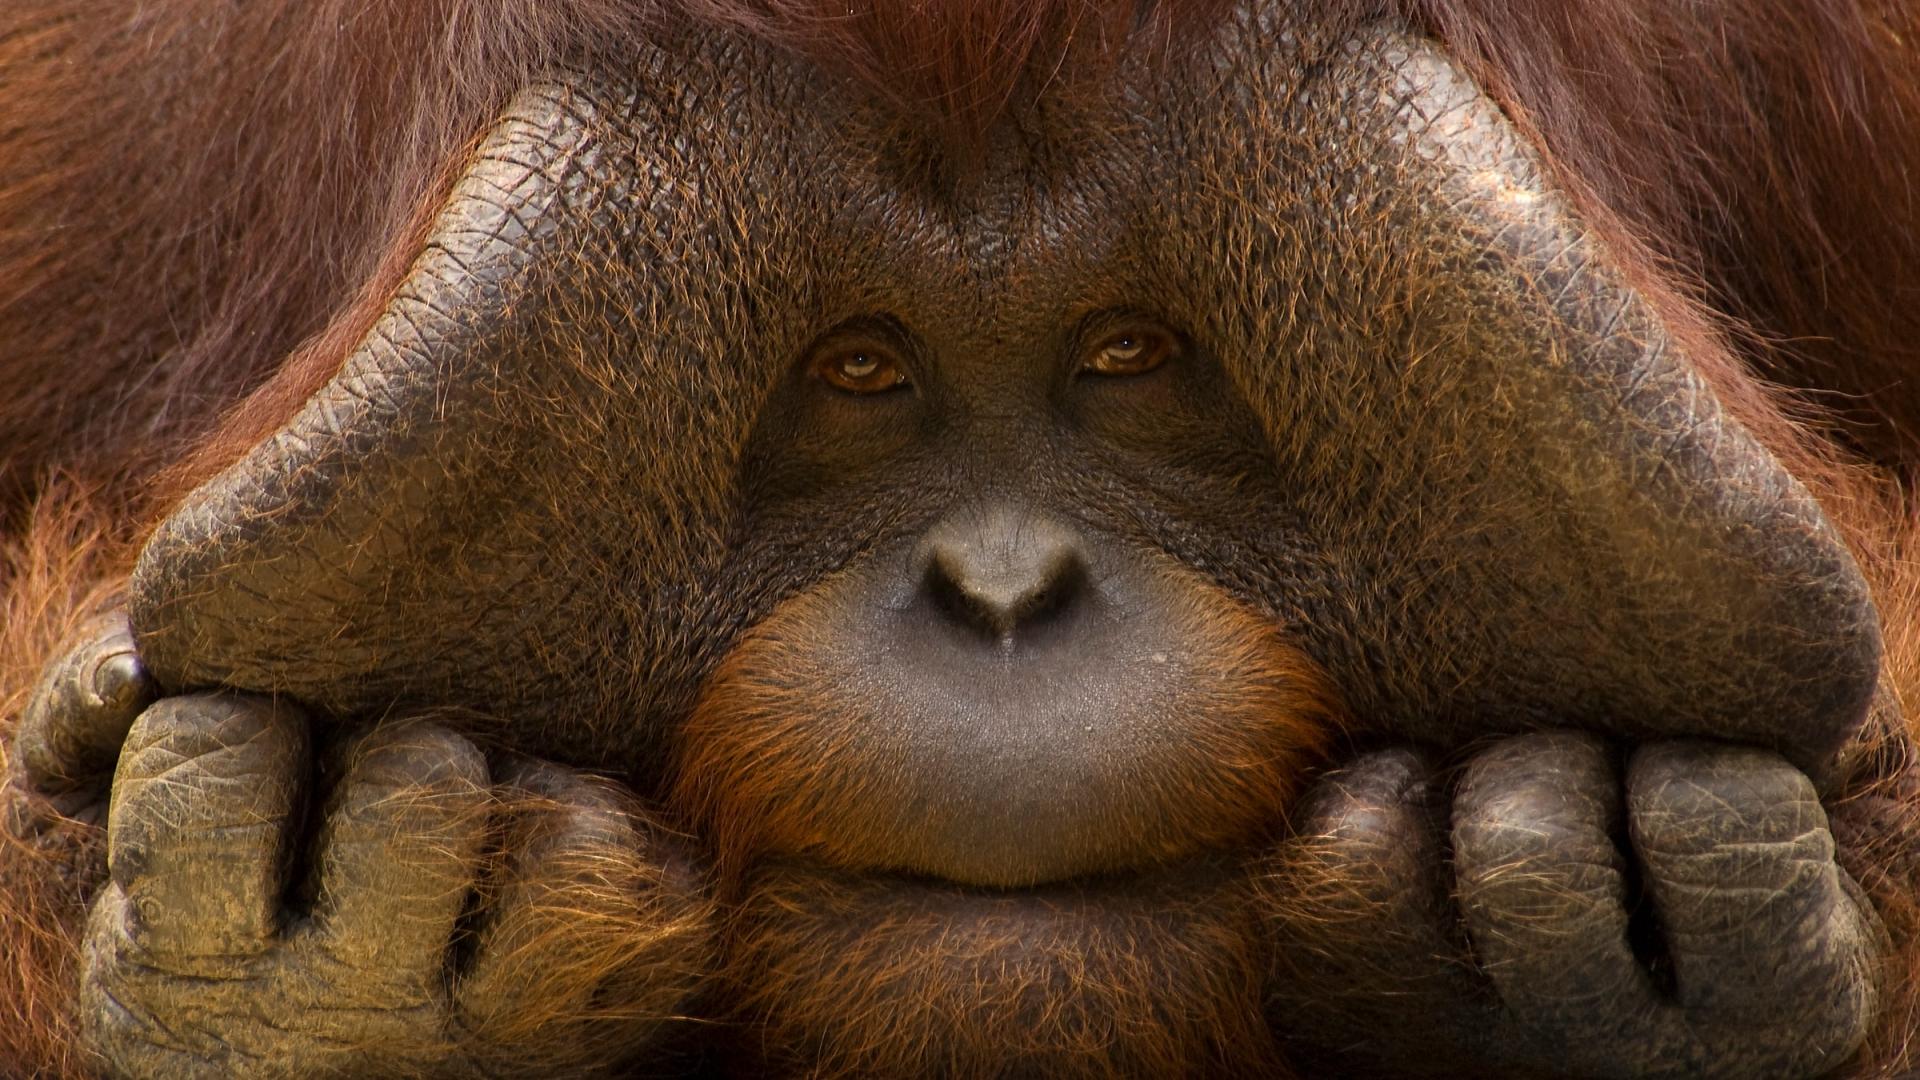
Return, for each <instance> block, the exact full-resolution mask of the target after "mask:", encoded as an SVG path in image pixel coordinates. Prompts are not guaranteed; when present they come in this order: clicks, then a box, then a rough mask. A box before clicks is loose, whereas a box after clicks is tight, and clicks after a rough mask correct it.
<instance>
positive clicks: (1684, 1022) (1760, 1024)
mask: <svg viewBox="0 0 1920 1080" xmlns="http://www.w3.org/2000/svg"><path fill="white" fill-rule="evenodd" d="M1449 803H1450V809H1448V808H1447V806H1448V804H1449ZM1449 819H1450V820H1451V827H1450V830H1449V829H1448V827H1447V826H1446V822H1447V821H1448V820H1449ZM1301 826H1302V827H1301V838H1300V839H1298V840H1295V841H1293V842H1291V843H1290V844H1289V845H1288V847H1287V848H1286V849H1283V851H1282V853H1281V854H1280V856H1278V858H1277V860H1276V872H1277V874H1278V875H1279V877H1280V879H1281V880H1282V881H1288V880H1294V879H1295V878H1298V877H1302V876H1312V873H1313V872H1314V871H1318V872H1319V876H1320V878H1321V880H1323V881H1334V882H1338V885H1328V886H1324V887H1323V889H1322V892H1321V894H1320V895H1316V896H1311V897H1308V898H1306V899H1305V900H1304V901H1299V900H1296V901H1295V902H1293V903H1291V904H1288V903H1285V902H1284V901H1283V902H1282V903H1281V906H1280V907H1279V908H1278V910H1279V911H1280V912H1281V914H1280V916H1279V917H1278V918H1277V919H1276V921H1275V928H1276V931H1277V934H1278V940H1279V942H1280V956H1281V966H1280V970H1279V973H1278V975H1277V978H1276V984H1275V991H1274V998H1275V1009H1274V1015H1275V1018H1276V1024H1277V1025H1278V1026H1279V1027H1280V1029H1281V1030H1282V1031H1284V1032H1287V1033H1288V1034H1290V1035H1291V1036H1293V1037H1294V1038H1296V1039H1298V1040H1300V1041H1301V1042H1302V1043H1303V1044H1305V1046H1306V1048H1307V1049H1306V1052H1307V1053H1308V1054H1309V1055H1311V1054H1314V1053H1316V1052H1317V1053H1320V1054H1326V1053H1328V1052H1329V1050H1336V1049H1337V1050H1342V1051H1345V1052H1346V1055H1341V1054H1336V1055H1334V1056H1331V1057H1329V1058H1327V1059H1326V1061H1327V1065H1326V1067H1327V1068H1328V1069H1329V1071H1334V1072H1340V1071H1345V1070H1346V1069H1350V1068H1352V1067H1353V1066H1354V1062H1356V1061H1358V1062H1361V1063H1363V1064H1364V1063H1366V1062H1372V1063H1373V1064H1372V1066H1371V1067H1373V1068H1384V1069H1390V1070H1391V1071H1393V1072H1394V1073H1396V1074H1408V1075H1458V1074H1459V1072H1460V1071H1461V1070H1468V1071H1472V1072H1474V1073H1476V1074H1485V1073H1486V1072H1488V1071H1496V1072H1500V1073H1501V1074H1509V1073H1510V1074H1513V1075H1540V1076H1582V1077H1643V1076H1674V1077H1680V1076H1724V1077H1776V1076H1777V1077H1793V1076H1811V1075H1818V1074H1820V1073H1823V1072H1826V1071H1828V1070H1830V1069H1832V1068H1834V1067H1835V1066H1837V1065H1839V1064H1841V1063H1842V1062H1844V1061H1845V1060H1846V1059H1847V1058H1848V1056H1849V1055H1850V1054H1851V1053H1852V1052H1853V1050H1854V1049H1855V1048H1856V1047H1858V1046H1859V1044H1860V1043H1861V1041H1862V1040H1864V1039H1865V1038H1866V1035H1867V1032H1868V1030H1869V1029H1870V1028H1871V1025H1872V1022H1873V1018H1874V1017H1875V1015H1876V1009H1877V1007H1878V1004H1877V993H1878V988H1879V980H1880V972H1879V970H1878V968H1877V962H1878V961H1877V957H1878V956H1879V955H1880V952H1881V950H1882V949H1883V948H1884V942H1883V940H1882V939H1881V936H1880V935H1881V933H1882V932H1881V930H1880V928H1879V925H1878V923H1877V920H1876V918H1875V916H1874V915H1873V912H1872V908H1871V907H1870V906H1869V905H1868V904H1867V901H1866V900H1865V898H1864V897H1863V896H1862V895H1861V894H1860V892H1859V890H1858V888H1857V887H1856V886H1855V885H1854V883H1853V881H1852V879H1851V878H1849V877H1848V876H1847V874H1846V873H1845V871H1843V870H1841V869H1840V868H1839V867H1838V866H1837V865H1836V864H1835V862H1834V859H1833V842H1832V837H1831V835H1830V834H1829V832H1828V830H1827V826H1826V816H1825V813H1824V812H1823V811H1822V810H1821V807H1820V804H1819V801H1818V799H1817V798H1816V797H1815V796H1814V793H1813V788H1812V784H1811V783H1810V781H1809V780H1808V779H1807V777H1806V776H1805V775H1804V774H1802V773H1800V772H1799V771H1798V770H1796V769H1794V768H1793V767H1792V766H1790V765H1788V764H1787V763H1786V762H1784V761H1783V760H1781V759H1780V758H1779V757H1778V756H1776V755H1773V754H1770V753H1768V752H1766V751H1762V750H1757V749H1753V748H1749V747H1738V746H1728V745H1723V744H1714V743H1706V742H1699V741H1690V740H1677V741H1671V742H1653V743H1648V744H1646V745H1644V746H1641V747H1639V748H1638V749H1636V750H1634V751H1633V752H1632V754H1631V756H1630V757H1629V759H1628V760H1627V761H1626V763H1625V766H1624V768H1622V767H1621V765H1620V763H1619V762H1618V761H1617V760H1616V757H1615V755H1614V753H1613V752H1612V751H1610V750H1609V749H1608V748H1607V747H1606V746H1605V745H1604V744H1603V743H1602V742H1600V741H1599V740H1596V739H1594V738H1592V737H1590V736H1584V735H1576V734H1570V733H1556V734H1540V735H1528V736H1518V737H1515V738H1512V739H1508V740H1505V741H1503V742H1501V743H1498V744H1495V745H1494V746H1492V747H1489V748H1487V749H1486V750H1484V751H1481V752H1480V753H1478V754H1477V755H1475V756H1474V757H1473V758H1472V759H1471V760H1470V761H1469V762H1468V764H1467V765H1466V766H1465V768H1464V771H1463V772H1462V773H1461V774H1460V775H1459V776H1458V780H1457V787H1455V788H1454V790H1453V791H1452V792H1451V794H1448V793H1447V792H1446V791H1445V780H1444V774H1442V773H1439V772H1438V771H1436V770H1435V769H1434V768H1433V766H1432V764H1431V762H1430V761H1429V760H1427V759H1425V758H1423V757H1422V756H1421V755H1418V754H1413V753H1410V752H1407V751H1385V752H1380V753H1375V754H1372V755H1368V756H1366V757H1363V758H1362V759H1360V760H1359V761H1357V762H1355V763H1354V764H1352V765H1351V766H1349V767H1347V768H1346V769H1344V770H1342V771H1340V772H1338V773H1335V774H1333V775H1331V776H1329V777H1328V778H1326V779H1325V780H1324V781H1323V782H1322V784H1321V786H1320V788H1319V789H1318V790H1317V791H1316V792H1315V794H1313V795H1311V796H1309V799H1308V802H1307V803H1306V806H1305V810H1304V814H1303V819H1302V822H1301ZM1449 832H1450V836H1449V835H1448V833H1449ZM1448 853H1450V855H1449V854H1448ZM1449 858H1450V860H1451V866H1450V868H1449V867H1448V865H1447V864H1448V860H1449ZM1329 871H1332V872H1331V873H1329ZM1437 879H1438V880H1439V882H1440V884H1439V885H1438V887H1436V880H1437ZM1448 881H1450V882H1451V885H1448V884H1446V883H1445V882H1448ZM1634 882H1637V883H1638V893H1639V894H1641V895H1636V893H1635V891H1634V890H1633V889H1632V887H1631V883H1634ZM1639 905H1646V906H1647V908H1648V909H1650V910H1649V912H1648V914H1647V916H1646V919H1645V924H1644V929H1634V928H1630V913H1631V912H1632V911H1633V910H1634V909H1635V908H1636V907H1637V906H1639ZM1635 936H1643V937H1648V938H1651V939H1653V940H1651V941H1646V942H1643V944H1642V948H1643V949H1648V950H1651V953H1650V954H1643V953H1642V952H1641V951H1637V950H1636V948H1635V946H1634V944H1633V943H1632V939H1633V938H1634V937H1635ZM1657 972H1664V974H1659V973H1657ZM1409 1015H1418V1016H1422V1017H1425V1018H1426V1021H1427V1022H1426V1023H1425V1024H1424V1025H1421V1026H1418V1027H1410V1026H1407V1025H1405V1024H1404V1023H1402V1024H1395V1023H1393V1022H1392V1020H1391V1018H1392V1017H1395V1016H1398V1017H1402V1018H1404V1017H1406V1016H1409ZM1343 1038H1344V1039H1346V1040H1348V1041H1347V1042H1345V1043H1344V1044H1343V1043H1342V1041H1341V1040H1342V1039H1343ZM1349 1055H1350V1056H1349ZM1310 1060H1312V1058H1310ZM1363 1071H1364V1069H1363Z"/></svg>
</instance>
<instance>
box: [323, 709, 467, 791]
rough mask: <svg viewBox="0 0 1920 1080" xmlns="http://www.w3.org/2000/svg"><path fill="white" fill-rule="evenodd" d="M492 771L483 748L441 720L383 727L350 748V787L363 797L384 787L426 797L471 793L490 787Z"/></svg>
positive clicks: (388, 789) (386, 789)
mask: <svg viewBox="0 0 1920 1080" xmlns="http://www.w3.org/2000/svg"><path fill="white" fill-rule="evenodd" d="M487 774H488V770H487V760H486V756H485V755H484V754H483V753H481V751H480V748H479V747H478V746H476V745H474V743H473V741H472V740H471V739H468V738H466V737H465V736H463V735H460V734H458V733H456V732H454V731H451V730H449V729H448V728H445V727H442V726H440V725H438V724H432V723H402V724H393V725H387V726H383V727H379V728H376V729H374V730H373V731H371V732H368V733H367V734H366V735H364V736H361V737H360V738H359V739H358V740H357V741H356V742H355V743H354V744H353V745H352V746H351V747H350V748H349V749H348V775H349V776H350V777H351V782H350V786H351V787H352V788H354V789H357V790H358V791H359V792H360V793H361V797H363V798H378V797H379V794H380V793H381V792H383V791H385V792H393V791H405V792H408V793H409V794H410V795H413V796H424V797H431V796H433V795H436V794H438V795H456V796H457V795H471V794H473V793H477V792H479V791H481V790H482V789H484V788H485V787H486V786H487ZM350 800H352V797H351V796H350ZM353 801H357V800H353Z"/></svg>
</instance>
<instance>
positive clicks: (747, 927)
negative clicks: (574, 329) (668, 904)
mask: <svg viewBox="0 0 1920 1080" xmlns="http://www.w3.org/2000/svg"><path fill="white" fill-rule="evenodd" d="M1246 886H1247V879H1246V878H1245V877H1244V876H1243V875H1241V874H1239V873H1237V872H1232V873H1224V874H1222V875H1221V876H1220V878H1219V879H1218V880H1215V881H1208V880H1206V879H1205V878H1203V877H1202V875H1201V874H1199V873H1196V872H1194V871H1193V870H1192V869H1190V868H1187V867H1181V868H1178V869H1177V871H1169V873H1168V875H1167V877H1166V880H1159V881H1156V880H1153V879H1151V878H1143V879H1139V880H1135V879H1129V880H1128V881H1126V882H1125V883H1124V884H1123V885H1120V886H1117V887H1114V888H1110V889H1099V888H1094V887H1087V888H1080V889H1072V890H1061V891H1059V892H1050V893H1044V894H1042V895H1041V896H1039V897H1012V896H982V895H979V894H972V895H968V894H966V893H965V891H964V890H959V889H955V888H951V887H947V886H941V885H931V884H929V885H913V884H906V883H901V882H894V881H881V882H874V881H871V880H868V881H860V880H851V879H841V878H837V877H835V876H833V875H832V874H830V873H822V872H819V871H817V870H809V869H800V868H795V867H789V866H780V865H775V866H772V867H768V868H766V869H764V870H763V871H761V872H760V873H758V874H756V875H755V877H754V878H753V879H752V880H751V881H750V882H749V883H748V887H747V890H746V894H745V897H744V899H743V902H742V904H741V907H740V914H739V915H738V916H737V917H736V918H734V919H732V920H730V921H729V927H730V930H731V937H732V940H731V941H729V942H728V946H729V960H728V967H727V969H726V971H725V973H724V974H723V980H724V985H725V987H726V989H727V996H728V1000H729V1001H730V1002H731V1003H732V1006H733V1010H734V1012H735V1014H736V1015H737V1016H739V1017H740V1018H742V1019H744V1020H746V1021H748V1022H749V1023H750V1024H751V1025H752V1029H753V1030H755V1031H757V1032H760V1033H761V1040H762V1041H761V1042H760V1044H759V1045H757V1046H753V1047H749V1048H747V1049H746V1050H745V1051H744V1052H745V1053H746V1054H748V1055H758V1056H760V1057H763V1058H766V1059H770V1062H771V1064H772V1066H773V1067H772V1068H768V1066H767V1063H761V1062H749V1063H747V1064H748V1065H750V1066H756V1067H755V1068H750V1069H749V1074H754V1073H757V1072H761V1071H766V1072H773V1073H776V1074H780V1075H785V1073H786V1072H789V1071H792V1070H793V1068H794V1067H795V1066H796V1065H798V1066H801V1067H804V1068H806V1069H808V1070H809V1072H808V1075H814V1076H991V1075H1008V1074H1012V1075H1022V1076H1025V1075H1033V1076H1058V1077H1087V1078H1094V1077H1100V1078H1106V1077H1121V1076H1212V1075H1220V1076H1273V1077H1280V1076H1284V1075H1285V1073H1284V1072H1282V1071H1281V1067H1280V1063H1279V1059H1278V1055H1277V1051H1276V1049H1275V1047H1274V1042H1273V1037H1272V1035H1271V1033H1270V1032H1269V1030H1268V1029H1267V1025H1266V1023H1265V1021H1264V1020H1263V1018H1262V1016H1261V1012H1260V990H1261V983H1262V978H1263V974H1264V971H1265V968H1266V964H1267V950H1266V949H1264V948H1262V947H1261V945H1260V940H1261V939H1260V933H1259V924H1258V920H1257V918H1256V916H1255V914H1254V911H1255V909H1254V903H1253V900H1252V898H1251V897H1250V896H1249V895H1248V894H1247V893H1248V890H1247V887H1246ZM782 1067H784V1068H782Z"/></svg>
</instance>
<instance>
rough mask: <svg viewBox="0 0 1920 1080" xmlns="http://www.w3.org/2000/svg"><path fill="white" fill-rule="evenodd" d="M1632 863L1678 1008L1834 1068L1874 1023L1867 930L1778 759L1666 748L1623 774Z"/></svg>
mask: <svg viewBox="0 0 1920 1080" xmlns="http://www.w3.org/2000/svg"><path fill="white" fill-rule="evenodd" d="M1626 788H1627V798H1628V806H1629V809H1630V811H1631V814H1630V824H1631V829H1632V836H1633V846H1634V851H1635V853H1636V854H1637V855H1638V856H1639V858H1640V860H1641V863H1642V866H1643V868H1644V880H1645V882H1646V886H1647V890H1648V892H1649V894H1650V895H1651V897H1652V899H1653V903H1654V907H1655V910H1656V911H1657V912H1658V914H1659V922H1660V929H1661V931H1662V934H1663V936H1664V938H1665V942H1666V946H1667V950H1668V953H1669V954H1670V956H1671V959H1672V962H1673V966H1674V973H1675V978H1676V983H1677V994H1678V999H1679V1002H1680V1004H1682V1005H1685V1006H1687V1007H1691V1008H1698V1009H1702V1010H1708V1011H1711V1012H1715V1013H1719V1014H1722V1015H1723V1016H1726V1017H1728V1018H1731V1019H1737V1020H1739V1021H1743V1022H1744V1023H1748V1024H1751V1025H1753V1026H1755V1027H1771V1026H1776V1025H1783V1024H1790V1025H1791V1029H1792V1030H1794V1031H1795V1032H1796V1034H1795V1037H1794V1040H1793V1041H1794V1042H1795V1043H1797V1044H1798V1047H1799V1052H1800V1053H1802V1054H1805V1053H1808V1052H1813V1053H1815V1054H1816V1060H1826V1061H1835V1060H1839V1059H1840V1058H1843V1057H1845V1056H1846V1054H1848V1053H1850V1052H1851V1051H1852V1049H1853V1048H1854V1047H1855V1046H1857V1045H1859V1042H1860V1040H1861V1039H1863V1038H1864V1037H1865V1036H1866V1033H1867V1028H1868V1027H1869V1026H1870V1025H1869V1021H1871V1020H1872V1018H1873V1017H1874V1016H1875V1015H1876V1000H1875V999H1876V992H1875V991H1876V974H1875V970H1874V968H1875V958H1876V956H1877V955H1878V952H1879V948H1880V944H1881V942H1880V937H1879V930H1878V927H1877V925H1876V924H1875V922H1874V921H1873V919H1872V917H1871V915H1870V914H1869V912H1870V910H1871V909H1869V908H1867V907H1865V906H1864V905H1863V904H1862V902H1861V901H1860V900H1859V899H1857V898H1858V897H1859V895H1860V894H1859V891H1858V889H1856V888H1855V887H1854V886H1853V883H1852V882H1851V881H1850V880H1849V879H1848V878H1847V876H1846V874H1845V873H1844V872H1843V871H1842V870H1841V869H1840V868H1839V867H1838V866H1837V865H1835V863H1834V844H1833V837H1832V835H1831V834H1830V833H1829V832H1828V831H1827V815H1826V812H1825V811H1824V810H1823V809H1822V808H1821V805H1820V800H1819V798H1818V796H1817V795H1816V794H1815V792H1814V786H1813V783H1812V781H1810V780H1809V779H1808V778H1807V776H1806V775H1805V774H1804V773H1802V772H1801V771H1800V770H1799V769H1796V768H1794V767H1793V766H1792V765H1790V764H1788V763H1787V762H1786V761H1785V760H1784V759H1782V758H1781V757H1779V756H1778V755H1777V754H1773V753H1770V752H1767V751H1764V750H1759V749H1753V748H1748V747H1740V746H1726V745H1719V744H1713V743H1705V742H1694V741H1674V742H1664V743H1656V744H1652V745H1648V746H1643V747H1641V748H1639V749H1638V750H1637V751H1635V753H1634V755H1633V758H1632V759H1631V761H1630V762H1629V765H1628V769H1627V784H1626Z"/></svg>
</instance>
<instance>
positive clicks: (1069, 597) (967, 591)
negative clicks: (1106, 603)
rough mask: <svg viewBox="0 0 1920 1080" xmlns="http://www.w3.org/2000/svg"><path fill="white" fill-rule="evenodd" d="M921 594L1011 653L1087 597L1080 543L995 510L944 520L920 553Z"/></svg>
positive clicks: (1061, 531)
mask: <svg viewBox="0 0 1920 1080" xmlns="http://www.w3.org/2000/svg"><path fill="white" fill-rule="evenodd" d="M921 558H922V560H923V563H924V566H925V572H924V576H923V578H922V579H921V588H922V589H923V590H924V592H925V594H926V596H927V597H928V598H929V599H930V600H931V601H932V603H933V606H934V607H935V608H936V609H937V610H939V611H940V612H942V613H943V614H944V615H945V616H946V618H947V619H948V620H950V621H951V622H952V623H954V624H955V625H957V626H960V627H963V628H965V629H966V630H968V631H970V632H972V633H975V634H978V635H979V636H981V637H983V638H986V639H987V640H989V641H992V642H995V643H997V644H1001V645H1011V644H1014V643H1015V642H1017V641H1019V640H1020V639H1021V638H1022V637H1024V636H1026V635H1027V634H1029V633H1030V632H1032V631H1034V630H1036V629H1038V628H1039V627H1041V626H1044V625H1048V624H1051V623H1054V622H1057V621H1059V620H1060V619H1061V618H1062V617H1063V616H1065V615H1067V614H1069V613H1070V612H1071V611H1072V610H1073V609H1074V608H1075V607H1076V606H1077V605H1079V604H1080V603H1081V602H1082V601H1083V600H1084V599H1085V598H1086V594H1087V591H1088V590H1087V555H1086V550H1085V543H1084V541H1083V540H1082V538H1081V536H1080V534H1079V533H1078V532H1076V531H1075V530H1074V529H1073V528H1072V527H1071V526H1068V525H1066V524H1065V523H1063V522H1060V521H1058V520H1056V519H1053V518H1050V517H1046V516H1043V515H1036V514H1034V513H1033V512H1031V511H1022V510H1016V509H1014V508H1012V507H1006V506H996V507H989V508H986V509H983V510H976V511H970V512H966V513H962V514H956V515H951V516H949V517H947V518H946V519H944V520H942V521H941V522H940V523H939V524H937V525H935V526H934V527H933V528H932V529H931V530H929V531H928V533H927V535H926V538H925V540H924V541H922V545H921Z"/></svg>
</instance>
